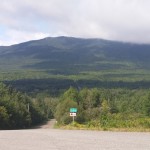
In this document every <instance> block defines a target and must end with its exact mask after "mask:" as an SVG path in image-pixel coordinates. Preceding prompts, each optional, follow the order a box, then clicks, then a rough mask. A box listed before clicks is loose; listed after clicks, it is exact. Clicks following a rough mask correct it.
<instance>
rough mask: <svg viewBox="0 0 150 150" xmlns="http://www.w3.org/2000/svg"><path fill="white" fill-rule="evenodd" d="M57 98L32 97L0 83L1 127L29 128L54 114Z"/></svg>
mask: <svg viewBox="0 0 150 150" xmlns="http://www.w3.org/2000/svg"><path fill="white" fill-rule="evenodd" d="M55 105H56V100H54V99H52V98H51V99H50V98H44V99H43V98H42V97H41V96H39V98H37V99H31V98H30V97H29V96H27V95H26V94H23V93H21V92H18V91H16V90H13V89H12V88H10V87H7V86H6V85H4V84H2V83H0V129H21V128H29V127H32V126H35V125H37V124H39V123H42V122H44V121H46V120H48V119H49V118H51V117H52V116H53V112H54V108H55Z"/></svg>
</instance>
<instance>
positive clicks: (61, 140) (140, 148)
mask: <svg viewBox="0 0 150 150" xmlns="http://www.w3.org/2000/svg"><path fill="white" fill-rule="evenodd" d="M52 124H53V123H52ZM50 126H51V125H50ZM0 150H150V133H137V132H108V131H106V132H104V131H84V130H58V129H52V128H51V127H50V128H49V127H48V126H46V127H44V128H43V127H42V128H37V129H29V130H10V131H9V130H6V131H5V130H3V131H2V130H1V131H0Z"/></svg>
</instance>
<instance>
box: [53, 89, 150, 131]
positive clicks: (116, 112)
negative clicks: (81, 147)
mask: <svg viewBox="0 0 150 150" xmlns="http://www.w3.org/2000/svg"><path fill="white" fill-rule="evenodd" d="M72 107H73V108H77V109H78V112H77V117H75V121H76V123H78V125H77V127H82V125H85V126H86V127H87V128H97V129H98V128H102V129H109V128H145V129H149V128H150V91H149V90H142V89H141V90H128V89H97V88H94V89H87V88H84V89H82V90H80V91H78V90H76V89H75V88H72V87H71V88H70V89H68V90H67V91H66V92H65V93H64V94H63V95H62V97H61V98H60V102H59V104H58V105H57V108H56V113H55V117H56V119H57V121H58V124H61V125H67V124H70V123H71V122H72V117H70V116H69V109H70V108H72Z"/></svg>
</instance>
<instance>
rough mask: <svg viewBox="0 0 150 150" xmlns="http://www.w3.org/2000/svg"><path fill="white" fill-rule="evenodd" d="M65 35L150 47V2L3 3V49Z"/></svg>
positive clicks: (56, 0) (0, 37) (44, 0)
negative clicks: (29, 41) (147, 44)
mask: <svg viewBox="0 0 150 150" xmlns="http://www.w3.org/2000/svg"><path fill="white" fill-rule="evenodd" d="M62 35H63V36H75V37H84V38H104V39H109V40H119V41H127V42H137V43H150V0H1V2H0V45H11V44H16V43H20V42H24V41H28V40H34V39H41V38H44V37H48V36H62Z"/></svg>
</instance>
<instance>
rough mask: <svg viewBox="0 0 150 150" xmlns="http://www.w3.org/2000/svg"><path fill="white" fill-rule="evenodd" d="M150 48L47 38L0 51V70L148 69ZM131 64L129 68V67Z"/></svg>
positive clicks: (96, 41) (105, 42)
mask: <svg viewBox="0 0 150 150" xmlns="http://www.w3.org/2000/svg"><path fill="white" fill-rule="evenodd" d="M149 58H150V45H145V44H132V43H122V42H115V41H108V40H102V39H82V38H73V37H55V38H52V37H49V38H45V39H41V40H35V41H29V42H25V43H21V44H17V45H12V46H6V47H5V46H3V47H0V59H1V61H0V62H1V64H3V65H0V69H2V70H3V69H7V68H8V69H10V68H11V70H13V69H52V70H53V71H54V70H55V71H60V70H62V69H64V68H65V69H67V70H68V71H69V69H76V71H77V72H78V70H79V71H87V70H88V71H89V70H90V71H91V70H103V69H120V68H131V69H132V68H133V67H134V68H148V69H149V64H150V59H149ZM131 64H132V65H131Z"/></svg>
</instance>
